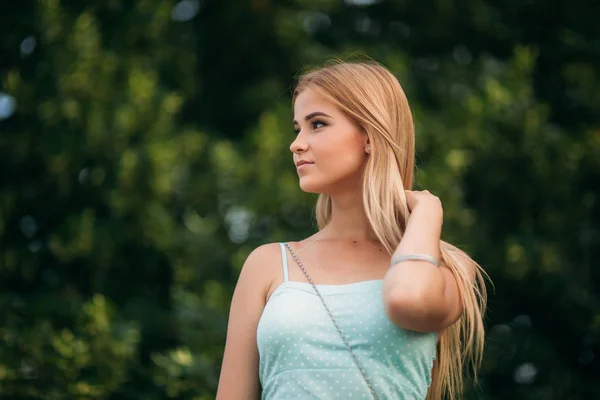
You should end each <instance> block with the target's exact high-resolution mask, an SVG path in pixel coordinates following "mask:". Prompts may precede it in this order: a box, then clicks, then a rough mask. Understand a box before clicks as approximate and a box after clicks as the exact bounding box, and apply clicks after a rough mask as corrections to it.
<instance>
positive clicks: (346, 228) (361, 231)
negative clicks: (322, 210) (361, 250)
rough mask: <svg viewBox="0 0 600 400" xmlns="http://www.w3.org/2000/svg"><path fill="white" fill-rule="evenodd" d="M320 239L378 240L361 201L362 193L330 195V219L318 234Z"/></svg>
mask: <svg viewBox="0 0 600 400" xmlns="http://www.w3.org/2000/svg"><path fill="white" fill-rule="evenodd" d="M318 236H319V237H320V239H321V240H327V239H330V240H331V239H335V240H348V241H350V240H352V241H378V239H377V237H376V236H375V233H374V232H373V231H372V229H371V226H370V224H369V221H368V220H367V215H366V214H365V208H364V205H363V201H362V193H360V191H359V192H358V193H347V194H341V195H336V196H332V198H331V219H330V221H329V223H328V224H327V226H325V227H324V228H323V229H322V230H321V231H320V232H319V234H318Z"/></svg>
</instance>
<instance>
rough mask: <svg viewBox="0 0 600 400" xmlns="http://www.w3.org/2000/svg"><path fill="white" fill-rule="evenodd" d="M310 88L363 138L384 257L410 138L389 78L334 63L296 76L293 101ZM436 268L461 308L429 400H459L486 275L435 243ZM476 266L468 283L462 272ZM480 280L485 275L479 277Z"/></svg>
mask: <svg viewBox="0 0 600 400" xmlns="http://www.w3.org/2000/svg"><path fill="white" fill-rule="evenodd" d="M308 88H310V89H311V90H314V91H315V92H317V93H318V94H319V95H321V96H322V97H324V98H325V99H327V100H328V101H330V102H331V103H333V104H335V105H336V106H338V107H339V108H340V109H341V110H342V111H343V112H344V113H345V114H346V115H347V116H348V117H349V118H351V119H352V120H353V121H354V122H355V123H356V124H357V125H358V126H359V127H361V128H362V130H363V131H364V132H365V134H366V135H367V136H368V138H369V141H370V144H371V148H372V151H371V156H370V157H368V159H367V162H366V165H365V168H364V172H363V190H362V192H363V201H364V208H365V212H366V215H367V218H368V220H369V222H370V225H371V229H372V230H373V233H374V234H375V235H376V236H377V238H378V239H379V241H380V242H381V243H382V244H383V245H384V246H385V248H386V249H387V251H388V252H389V253H390V255H391V254H392V253H393V252H394V250H395V249H396V247H397V246H398V244H399V243H400V240H401V239H402V235H403V234H404V231H405V229H406V225H407V222H408V217H409V213H408V207H407V204H406V196H405V192H404V190H411V188H412V185H413V170H414V162H415V133H414V126H413V120H412V115H411V111H410V108H409V105H408V100H407V99H406V95H405V94H404V91H403V90H402V87H401V86H400V83H399V82H398V80H397V79H396V77H395V76H394V75H393V74H392V73H391V72H390V71H388V70H387V69H386V68H384V67H383V66H381V65H379V64H377V63H375V62H371V61H370V62H350V63H348V62H336V63H333V64H331V65H328V66H326V67H324V68H320V69H317V70H315V71H312V72H308V73H306V74H304V75H302V76H301V77H300V79H299V81H298V84H297V86H296V89H295V91H294V99H293V101H295V100H296V97H297V96H298V94H300V93H301V92H302V91H304V90H306V89H308ZM331 212H332V210H331V197H330V196H329V195H326V194H321V195H319V198H318V201H317V205H316V218H317V223H318V226H319V229H322V228H323V227H325V226H326V225H327V223H328V222H329V221H330V219H331ZM440 251H441V256H442V261H443V262H444V263H445V265H446V266H447V267H448V268H450V270H451V271H452V273H453V274H454V276H455V278H456V280H457V283H458V288H459V292H460V296H461V299H462V302H463V306H464V307H463V313H462V315H461V317H460V319H459V320H458V321H457V322H456V323H454V324H453V325H451V326H449V327H447V328H446V329H445V330H444V331H443V332H441V334H440V337H439V341H438V344H437V349H436V359H435V362H434V364H433V370H432V380H431V385H430V387H429V391H428V394H427V399H428V400H433V399H435V400H437V399H441V398H442V397H447V398H449V399H452V400H454V399H456V398H460V397H461V394H462V391H463V387H464V381H463V375H464V372H465V367H467V366H468V364H470V365H471V367H472V371H473V379H474V381H476V380H477V370H478V369H479V367H480V364H481V359H482V355H483V347H484V325H483V314H484V312H485V305H486V299H487V294H486V287H485V281H484V275H485V272H484V271H483V270H482V268H481V267H480V266H479V265H477V263H475V262H474V261H473V260H472V259H471V258H470V257H469V256H468V255H467V254H466V253H464V252H463V251H461V250H459V249H458V248H456V247H454V246H453V245H451V244H449V243H446V242H444V241H442V242H441V243H440ZM469 264H474V265H475V266H476V277H475V278H476V279H475V281H474V282H473V280H472V277H471V276H470V274H469V270H468V268H467V267H468V266H469ZM486 276H487V275H486Z"/></svg>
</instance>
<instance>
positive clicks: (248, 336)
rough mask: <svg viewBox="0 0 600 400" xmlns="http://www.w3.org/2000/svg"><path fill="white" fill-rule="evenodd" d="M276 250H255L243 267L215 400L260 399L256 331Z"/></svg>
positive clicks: (273, 245)
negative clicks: (270, 266)
mask: <svg viewBox="0 0 600 400" xmlns="http://www.w3.org/2000/svg"><path fill="white" fill-rule="evenodd" d="M276 246H277V245H276V244H268V245H264V246H261V247H259V248H257V249H256V250H254V251H253V252H252V253H251V254H250V255H249V256H248V258H247V259H246V262H245V263H244V266H243V267H242V271H241V273H240V277H239V279H238V282H237V285H236V288H235V291H234V294H233V298H232V301H231V309H230V313H229V323H228V326H227V340H226V343H225V352H224V355H223V365H222V367H221V376H220V378H219V387H218V389H217V400H256V399H259V398H260V383H259V378H258V362H259V360H258V349H257V345H256V328H257V326H258V321H259V319H260V316H261V315H262V312H263V309H264V307H265V301H266V300H265V299H266V294H267V291H268V288H269V286H270V284H271V282H272V280H273V275H272V274H270V272H271V271H272V269H270V268H269V265H272V264H273V261H274V260H275V259H277V258H276V257H278V247H276Z"/></svg>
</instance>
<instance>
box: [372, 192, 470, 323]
mask: <svg viewBox="0 0 600 400" xmlns="http://www.w3.org/2000/svg"><path fill="white" fill-rule="evenodd" d="M407 203H408V207H409V209H410V211H411V214H410V217H409V220H408V224H407V228H406V231H405V233H404V237H403V238H402V240H401V242H400V244H399V245H398V248H397V249H396V251H395V252H394V255H393V256H392V258H394V256H398V255H408V254H426V255H430V256H432V257H433V258H434V259H436V260H440V235H441V231H442V220H443V211H442V205H441V202H440V201H439V199H438V198H437V197H435V196H433V195H432V194H430V193H429V192H427V191H425V192H409V191H407ZM460 263H461V265H462V268H464V271H463V272H462V273H464V274H466V275H467V276H469V277H470V278H471V281H472V282H474V279H475V265H474V264H473V262H472V261H470V259H468V257H465V259H464V260H461V262H460ZM383 302H384V307H385V310H386V314H387V316H388V318H389V319H390V321H392V322H393V323H394V324H396V325H398V326H400V327H402V328H404V329H409V330H414V331H418V332H437V331H441V330H442V329H444V328H445V327H447V326H449V325H452V324H453V323H454V322H456V321H457V320H458V318H460V316H461V314H462V311H463V304H462V301H461V296H460V292H459V288H458V284H457V280H456V277H455V275H454V273H453V272H452V270H451V269H450V268H448V266H447V265H445V264H444V263H442V264H441V265H440V266H439V267H436V266H435V265H433V264H431V263H429V262H426V261H403V262H400V263H398V264H396V265H394V266H392V267H391V268H390V270H389V271H388V273H387V274H386V277H385V279H384V286H383Z"/></svg>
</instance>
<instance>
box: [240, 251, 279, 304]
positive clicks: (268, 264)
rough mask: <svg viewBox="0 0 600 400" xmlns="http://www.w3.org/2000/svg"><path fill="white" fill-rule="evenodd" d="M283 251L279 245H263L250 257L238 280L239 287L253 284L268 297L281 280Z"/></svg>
mask: <svg viewBox="0 0 600 400" xmlns="http://www.w3.org/2000/svg"><path fill="white" fill-rule="evenodd" d="M280 265H281V250H280V246H279V243H267V244H263V245H261V246H259V247H257V248H255V249H254V250H252V252H251V253H250V254H249V255H248V257H247V258H246V261H245V262H244V265H243V266H242V271H241V273H240V277H239V280H238V285H245V284H251V285H253V286H255V287H256V288H260V290H261V292H262V293H263V294H264V296H265V300H266V297H267V293H268V292H269V291H270V289H271V287H272V286H273V285H275V284H276V282H277V281H278V280H279V279H280V276H281V275H282V273H281V267H280Z"/></svg>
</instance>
